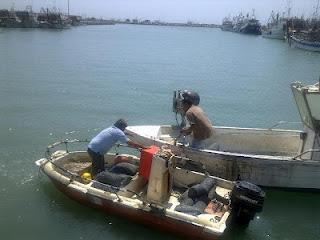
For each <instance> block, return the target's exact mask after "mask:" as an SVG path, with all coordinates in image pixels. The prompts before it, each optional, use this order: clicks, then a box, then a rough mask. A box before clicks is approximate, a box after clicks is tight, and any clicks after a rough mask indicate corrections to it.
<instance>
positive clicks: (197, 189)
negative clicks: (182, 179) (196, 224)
mask: <svg viewBox="0 0 320 240" xmlns="http://www.w3.org/2000/svg"><path fill="white" fill-rule="evenodd" d="M214 184H215V180H214V179H213V178H210V177H207V178H205V179H204V180H203V181H202V182H201V183H199V184H196V185H194V186H192V187H191V188H189V192H188V196H189V197H190V198H192V199H195V198H197V197H200V196H202V195H208V193H209V191H210V189H211V188H212V187H213V186H214Z"/></svg>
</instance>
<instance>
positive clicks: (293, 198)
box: [0, 25, 320, 240]
mask: <svg viewBox="0 0 320 240" xmlns="http://www.w3.org/2000/svg"><path fill="white" fill-rule="evenodd" d="M0 59H1V63H0V234H1V237H0V239H8V240H9V239H10V240H11V239H14V240H16V239H17V240H18V239H19V240H20V239H95V240H98V239H150V238H151V237H152V238H153V239H163V238H165V239H178V238H177V237H175V236H171V235H168V234H165V233H162V232H158V231H155V230H153V229H150V228H147V227H144V226H140V225H137V224H135V223H133V222H129V221H126V220H124V219H120V218H117V217H113V216H109V215H107V214H104V213H100V212H99V211H97V210H93V209H90V208H87V207H84V206H82V205H79V204H78V203H75V202H73V201H71V200H69V199H68V198H66V197H65V196H64V195H62V194H61V193H59V192H58V191H57V190H56V189H55V188H54V187H53V185H51V183H50V182H49V181H48V179H47V178H46V177H45V176H42V177H41V178H40V177H38V171H37V168H36V167H35V165H34V161H35V160H37V159H39V158H41V157H43V156H44V150H45V147H46V146H47V145H48V144H50V143H53V142H55V141H57V140H60V139H65V138H69V139H73V138H81V139H85V138H88V139H89V138H91V137H92V136H93V135H94V134H96V133H97V131H98V130H100V129H102V128H103V127H106V126H108V125H110V124H111V123H113V122H114V121H115V120H116V119H117V118H119V117H124V118H127V119H128V121H129V123H130V124H170V123H175V119H174V116H173V114H172V113H171V99H172V91H173V90H174V89H185V88H190V89H194V90H196V91H198V92H199V93H200V95H201V105H202V106H203V108H204V109H205V110H206V112H207V113H208V115H209V117H210V118H211V119H212V121H213V122H214V124H216V125H225V126H241V127H270V126H272V125H273V124H274V123H276V122H278V121H280V120H283V121H289V122H298V121H300V119H299V115H298V112H297V109H296V107H295V104H294V100H293V97H292V94H291V91H290V88H289V84H290V83H291V82H293V81H302V82H304V83H314V82H315V81H317V79H318V77H319V74H320V71H319V70H320V68H319V66H320V54H317V53H309V52H304V51H302V50H298V49H293V48H290V47H289V46H288V45H287V44H286V43H284V42H281V41H276V40H270V39H264V38H262V37H256V36H245V35H240V34H234V33H229V32H222V31H220V30H219V29H206V28H179V27H177V28H175V27H151V26H131V25H114V26H91V27H78V28H72V29H69V30H64V31H49V30H19V29H13V30H9V29H0ZM284 127H289V128H297V127H300V125H296V124H291V125H289V126H284ZM315 181H319V179H315ZM319 238H320V194H314V193H298V192H286V191H280V190H267V199H266V202H265V207H264V211H263V212H262V213H260V214H258V216H257V218H256V219H255V220H254V221H253V222H252V223H251V224H250V225H249V227H248V228H247V229H234V230H233V231H230V232H227V233H226V235H225V236H224V237H223V239H281V240H282V239H288V240H289V239H290V240H291V239H296V240H298V239H319Z"/></svg>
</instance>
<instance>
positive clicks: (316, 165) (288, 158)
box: [127, 83, 320, 189]
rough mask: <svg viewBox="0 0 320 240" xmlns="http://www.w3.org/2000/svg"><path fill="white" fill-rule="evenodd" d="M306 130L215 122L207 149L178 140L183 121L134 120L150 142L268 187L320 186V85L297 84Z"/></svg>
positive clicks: (136, 135)
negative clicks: (142, 123)
mask: <svg viewBox="0 0 320 240" xmlns="http://www.w3.org/2000/svg"><path fill="white" fill-rule="evenodd" d="M292 90H293V93H294V96H295V99H296V103H297V106H298V109H299V112H300V115H301V119H302V120H303V123H304V126H305V128H304V130H301V131H300V130H284V129H282V130H281V129H279V130H278V129H261V128H237V127H215V134H214V136H212V137H211V138H210V139H208V140H206V141H207V147H206V148H205V149H203V150H196V149H191V148H189V147H185V146H184V145H185V144H186V145H188V143H189V142H190V139H189V138H186V139H184V140H181V139H180V141H178V144H175V143H176V142H175V141H176V138H177V137H178V136H179V134H180V133H179V132H180V129H179V127H177V126H169V125H161V126H160V125H155V126H129V127H128V128H127V131H128V132H129V134H131V137H132V138H133V139H135V140H137V141H141V142H143V143H144V144H155V145H168V147H169V148H171V149H172V150H173V151H174V152H175V153H176V154H180V155H182V156H184V157H186V158H189V159H191V160H193V161H196V162H200V163H202V164H203V165H204V166H205V168H206V170H207V171H208V172H209V173H210V174H213V175H215V176H218V177H222V178H225V179H229V180H236V179H241V180H246V181H250V182H253V183H255V184H257V185H261V186H267V187H280V188H295V189H320V181H317V179H319V178H320V154H319V151H320V150H319V149H320V146H319V145H320V136H319V126H320V106H319V103H320V93H319V85H318V84H315V85H310V86H302V85H301V84H300V83H295V84H292Z"/></svg>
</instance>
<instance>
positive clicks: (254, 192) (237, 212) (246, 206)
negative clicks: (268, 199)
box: [231, 181, 266, 225]
mask: <svg viewBox="0 0 320 240" xmlns="http://www.w3.org/2000/svg"><path fill="white" fill-rule="evenodd" d="M265 196H266V194H265V192H264V191H263V190H262V189H261V188H260V187H258V186H257V185H255V184H252V183H249V182H245V181H237V182H236V185H235V186H234V188H233V190H232V193H231V208H232V220H233V221H234V222H236V223H239V224H244V225H247V224H249V222H250V221H251V220H252V219H253V218H254V216H255V214H256V213H257V212H261V211H262V208H263V202H264V198H265Z"/></svg>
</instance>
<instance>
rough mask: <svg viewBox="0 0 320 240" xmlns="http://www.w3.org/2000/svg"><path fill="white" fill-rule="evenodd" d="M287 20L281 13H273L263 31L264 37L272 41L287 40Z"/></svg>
mask: <svg viewBox="0 0 320 240" xmlns="http://www.w3.org/2000/svg"><path fill="white" fill-rule="evenodd" d="M286 22H287V19H286V18H285V17H284V16H282V17H280V15H279V13H277V14H276V15H275V14H274V13H273V12H272V13H271V16H270V19H269V21H268V24H267V26H266V28H265V29H264V30H263V31H262V37H264V38H271V39H279V40H284V39H285V29H286Z"/></svg>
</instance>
